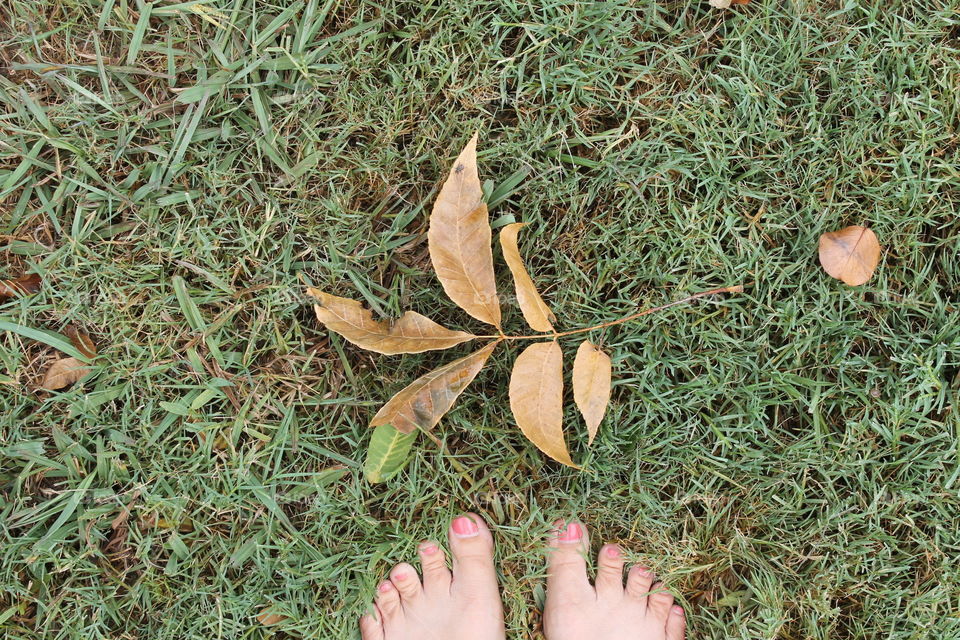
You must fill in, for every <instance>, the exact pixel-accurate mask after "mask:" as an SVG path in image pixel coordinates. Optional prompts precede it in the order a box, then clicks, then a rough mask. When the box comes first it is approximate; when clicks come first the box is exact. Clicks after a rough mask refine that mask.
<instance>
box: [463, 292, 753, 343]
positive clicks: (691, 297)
mask: <svg viewBox="0 0 960 640" xmlns="http://www.w3.org/2000/svg"><path fill="white" fill-rule="evenodd" d="M743 287H744V285H742V284H736V285H733V286H730V287H720V288H718V289H710V290H709V291H701V292H700V293H694V294H693V295H689V296H687V297H686V298H681V299H680V300H674V301H673V302H668V303H666V304H662V305H660V306H659V307H651V308H649V309H644V310H643V311H638V312H637V313H633V314H630V315H629V316H626V317H624V318H620V319H619V320H611V321H610V322H602V323H600V324H595V325H593V326H592V327H585V328H583V329H572V330H570V331H560V332H556V331H555V332H553V333H537V334H533V335H524V336H507V335H503V334H497V335H489V336H477V337H478V338H491V339H493V338H495V339H497V340H537V339H544V338H549V339H553V340H556V339H557V338H562V337H564V336H572V335H576V334H578V333H586V332H588V331H593V330H594V329H606V328H607V327H614V326H616V325H618V324H623V323H624V322H630V321H631V320H636V319H637V318H642V317H643V316H648V315H650V314H651V313H657V312H658V311H663V310H664V309H669V308H670V307H675V306H677V305H680V304H685V303H687V302H691V301H693V300H696V299H697V298H704V297H706V296H713V295H716V294H718V293H742V292H743Z"/></svg>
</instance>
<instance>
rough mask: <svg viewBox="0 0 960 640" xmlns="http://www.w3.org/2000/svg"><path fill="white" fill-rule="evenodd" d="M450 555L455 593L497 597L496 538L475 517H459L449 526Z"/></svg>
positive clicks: (468, 514)
mask: <svg viewBox="0 0 960 640" xmlns="http://www.w3.org/2000/svg"><path fill="white" fill-rule="evenodd" d="M448 534H449V537H450V555H451V556H452V558H453V585H452V588H453V589H460V588H468V589H480V590H487V591H492V592H493V594H494V595H496V593H497V574H496V570H495V569H494V565H493V536H492V535H491V534H490V529H488V528H487V524H486V523H485V522H484V521H483V519H482V518H481V517H480V516H478V515H477V514H475V513H465V514H463V515H460V516H457V517H456V518H454V519H453V522H451V523H450V530H449V532H448Z"/></svg>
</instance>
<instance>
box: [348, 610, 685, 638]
mask: <svg viewBox="0 0 960 640" xmlns="http://www.w3.org/2000/svg"><path fill="white" fill-rule="evenodd" d="M360 638H361V640H383V625H382V624H380V620H379V619H377V617H376V616H375V615H373V614H370V613H368V614H367V615H365V616H363V617H362V618H360ZM671 640H673V639H672V638H671Z"/></svg>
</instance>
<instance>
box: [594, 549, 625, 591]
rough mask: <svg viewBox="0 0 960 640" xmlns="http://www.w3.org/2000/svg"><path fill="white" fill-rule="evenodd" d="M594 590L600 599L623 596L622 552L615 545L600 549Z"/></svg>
mask: <svg viewBox="0 0 960 640" xmlns="http://www.w3.org/2000/svg"><path fill="white" fill-rule="evenodd" d="M596 588H597V595H598V596H599V597H601V598H608V599H619V598H620V597H622V596H623V551H621V550H620V547H618V546H617V545H615V544H607V545H604V546H603V548H602V549H600V554H599V555H598V556H597V580H596Z"/></svg>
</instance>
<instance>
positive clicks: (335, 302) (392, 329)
mask: <svg viewBox="0 0 960 640" xmlns="http://www.w3.org/2000/svg"><path fill="white" fill-rule="evenodd" d="M307 291H308V293H309V294H310V295H311V296H313V297H314V298H316V299H317V300H319V301H320V304H319V305H314V307H313V309H314V311H316V313H317V319H318V320H320V322H322V323H323V324H324V325H326V327H327V328H328V329H330V330H331V331H335V332H336V333H339V334H340V335H341V336H343V337H344V338H346V339H347V340H349V341H350V342H352V343H353V344H355V345H357V346H358V347H362V348H364V349H367V350H368V351H375V352H377V353H382V354H384V355H395V354H398V353H421V352H423V351H430V350H431V349H449V348H450V347H452V346H454V345H458V344H460V343H461V342H466V341H468V340H473V339H474V338H476V336H475V335H473V334H472V333H465V332H463V331H452V330H450V329H446V328H444V327H441V326H440V325H439V324H437V323H436V322H434V321H433V320H431V319H430V318H427V317H426V316H422V315H420V314H419V313H415V312H413V311H407V312H406V313H404V314H403V315H402V316H400V319H399V320H397V321H396V322H393V323H392V324H391V323H388V322H377V321H376V320H374V319H373V313H372V312H371V311H370V310H369V309H365V308H364V307H363V305H362V304H360V303H359V302H357V301H356V300H350V299H349V298H340V297H338V296H334V295H330V294H329V293H324V292H323V291H320V290H319V289H313V288H310V289H307Z"/></svg>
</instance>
